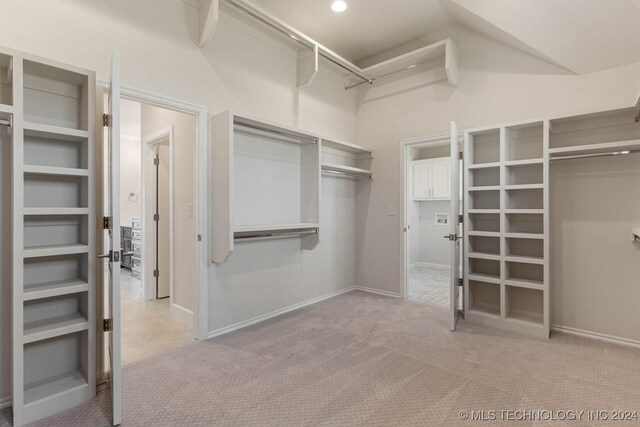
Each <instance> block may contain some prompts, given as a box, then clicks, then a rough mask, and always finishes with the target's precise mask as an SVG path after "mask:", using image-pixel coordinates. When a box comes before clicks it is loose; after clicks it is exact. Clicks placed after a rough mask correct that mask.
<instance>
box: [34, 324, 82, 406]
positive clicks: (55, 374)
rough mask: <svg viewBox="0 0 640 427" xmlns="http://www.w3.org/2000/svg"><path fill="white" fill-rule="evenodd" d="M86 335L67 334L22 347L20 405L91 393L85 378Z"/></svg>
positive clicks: (80, 333)
mask: <svg viewBox="0 0 640 427" xmlns="http://www.w3.org/2000/svg"><path fill="white" fill-rule="evenodd" d="M87 341H88V333H87V331H83V332H77V333H72V334H67V335H63V336H59V337H55V338H50V339H47V340H43V341H37V342H33V343H29V344H26V345H25V346H24V404H25V407H26V408H30V407H31V406H34V405H36V404H38V403H40V402H43V401H46V400H50V399H59V398H63V397H64V396H65V395H67V394H69V393H74V392H78V391H80V392H82V393H91V391H90V390H88V388H89V383H88V381H87V378H88V369H89V368H88V366H89V363H88V354H87V348H88V342H87Z"/></svg>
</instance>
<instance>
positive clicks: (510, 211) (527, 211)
mask: <svg viewBox="0 0 640 427" xmlns="http://www.w3.org/2000/svg"><path fill="white" fill-rule="evenodd" d="M504 213H506V214H527V215H532V214H540V215H542V214H543V213H544V209H505V211H504Z"/></svg>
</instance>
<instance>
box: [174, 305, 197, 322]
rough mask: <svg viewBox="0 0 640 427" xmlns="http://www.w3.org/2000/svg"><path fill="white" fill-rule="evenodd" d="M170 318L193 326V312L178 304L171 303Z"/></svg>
mask: <svg viewBox="0 0 640 427" xmlns="http://www.w3.org/2000/svg"><path fill="white" fill-rule="evenodd" d="M171 316H173V317H174V318H176V319H177V320H179V321H180V322H183V323H186V324H187V325H193V311H191V310H189V309H187V308H184V307H183V306H181V305H179V304H176V303H171Z"/></svg>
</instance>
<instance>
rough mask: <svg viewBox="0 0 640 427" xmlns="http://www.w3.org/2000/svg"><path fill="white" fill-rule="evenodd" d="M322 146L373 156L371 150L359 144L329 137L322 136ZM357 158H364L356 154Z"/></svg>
mask: <svg viewBox="0 0 640 427" xmlns="http://www.w3.org/2000/svg"><path fill="white" fill-rule="evenodd" d="M322 147H323V148H324V147H328V148H333V149H335V150H340V151H346V152H348V153H352V154H357V155H365V156H366V157H373V151H372V150H369V149H368V148H365V147H361V146H360V145H356V144H352V143H350V142H344V141H336V140H331V139H324V138H322ZM358 158H364V157H360V156H358Z"/></svg>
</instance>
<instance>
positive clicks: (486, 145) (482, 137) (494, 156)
mask: <svg viewBox="0 0 640 427" xmlns="http://www.w3.org/2000/svg"><path fill="white" fill-rule="evenodd" d="M469 139H470V140H469V142H470V149H471V152H470V153H469V155H470V159H471V162H470V163H471V164H473V165H482V164H487V163H496V162H500V129H491V130H485V131H479V132H474V133H471V134H469Z"/></svg>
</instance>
